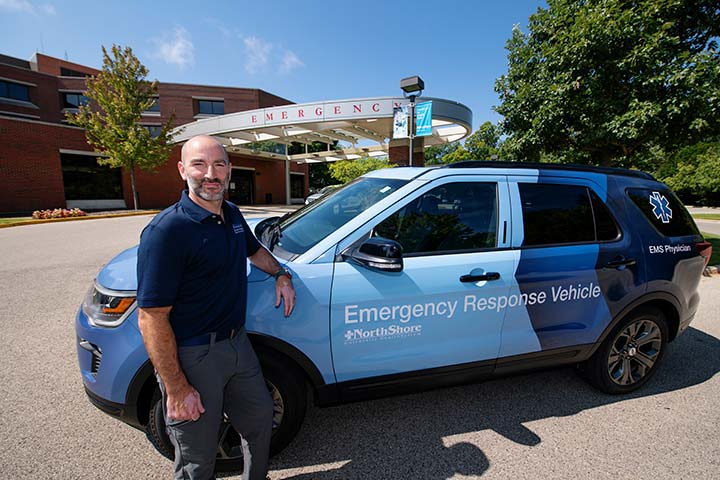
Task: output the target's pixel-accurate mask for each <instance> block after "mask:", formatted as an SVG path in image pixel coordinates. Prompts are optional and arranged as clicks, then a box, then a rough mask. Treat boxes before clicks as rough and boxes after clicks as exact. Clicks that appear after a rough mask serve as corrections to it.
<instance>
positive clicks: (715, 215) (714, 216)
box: [691, 213, 720, 220]
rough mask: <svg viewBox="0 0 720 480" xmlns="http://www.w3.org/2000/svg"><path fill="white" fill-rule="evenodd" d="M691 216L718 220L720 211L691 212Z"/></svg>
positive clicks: (699, 218)
mask: <svg viewBox="0 0 720 480" xmlns="http://www.w3.org/2000/svg"><path fill="white" fill-rule="evenodd" d="M691 216H692V217H693V218H696V219H698V220H720V213H692V214H691Z"/></svg>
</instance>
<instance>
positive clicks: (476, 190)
mask: <svg viewBox="0 0 720 480" xmlns="http://www.w3.org/2000/svg"><path fill="white" fill-rule="evenodd" d="M509 220H510V211H509V200H508V192H507V186H506V183H505V179H504V177H503V176H484V175H467V176H460V175H458V176H453V177H449V178H447V177H446V178H441V179H438V180H435V181H433V182H430V184H428V185H425V186H423V187H421V188H419V189H418V190H416V191H415V192H414V193H413V194H412V195H409V196H408V198H406V199H405V200H403V201H402V202H399V203H398V204H397V205H396V206H393V207H391V208H389V209H388V210H386V211H385V212H384V213H383V214H381V215H379V216H378V217H376V218H375V219H374V220H373V221H371V222H369V223H368V224H366V225H365V226H363V227H362V228H361V229H359V230H358V231H356V232H355V234H353V235H351V236H350V237H348V238H347V239H345V241H343V242H341V243H340V245H339V248H338V252H339V253H340V252H343V251H345V252H347V251H349V250H351V249H352V246H353V245H357V244H358V243H359V242H361V241H362V240H363V239H365V238H368V237H369V236H376V237H378V236H379V237H385V238H389V239H391V240H396V241H397V242H399V243H400V244H401V245H402V247H403V249H404V254H403V260H404V269H403V270H402V271H401V272H396V273H392V272H386V271H377V270H374V269H371V268H369V267H366V266H361V265H359V264H357V263H354V262H353V261H352V260H351V259H347V258H342V257H341V256H338V259H337V260H336V265H335V273H334V279H333V285H332V297H331V327H330V328H331V337H332V349H333V364H334V367H335V375H336V378H337V380H338V382H346V381H351V380H357V379H368V378H370V377H378V376H384V375H393V374H403V373H406V372H413V371H418V370H427V369H435V368H439V367H446V366H452V365H459V364H468V363H470V362H480V363H478V364H476V366H477V367H478V368H482V366H485V367H487V368H489V369H490V370H491V369H492V366H493V365H492V363H493V362H494V360H495V359H496V357H497V354H498V349H499V346H500V334H501V327H502V321H503V316H504V311H503V308H499V307H498V302H500V303H502V302H503V300H502V299H503V298H505V297H506V296H507V293H508V290H509V286H510V284H511V282H512V278H513V270H514V263H513V252H512V251H511V250H510V249H509V238H510V237H509V231H508V227H509ZM483 361H486V364H483V363H482V362H483Z"/></svg>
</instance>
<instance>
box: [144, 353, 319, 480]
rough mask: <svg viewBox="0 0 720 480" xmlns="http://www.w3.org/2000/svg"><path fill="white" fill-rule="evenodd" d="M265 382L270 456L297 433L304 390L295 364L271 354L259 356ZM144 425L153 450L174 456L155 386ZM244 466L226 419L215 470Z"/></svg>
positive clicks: (238, 442)
mask: <svg viewBox="0 0 720 480" xmlns="http://www.w3.org/2000/svg"><path fill="white" fill-rule="evenodd" d="M258 357H259V358H260V363H261V364H262V368H263V374H264V376H265V383H266V385H267V387H268V391H269V392H270V396H271V397H272V399H273V409H274V410H273V434H272V439H271V441H270V455H275V454H277V453H279V452H280V451H281V450H283V449H284V448H285V447H286V446H288V444H289V443H290V442H291V441H292V439H293V438H294V437H295V435H297V432H298V431H299V430H300V426H301V425H302V422H303V420H304V418H305V410H306V408H307V389H306V387H305V377H304V374H303V373H302V372H301V371H300V370H299V369H298V368H297V367H295V366H294V365H290V364H288V363H287V362H283V361H282V360H281V359H279V358H277V357H276V356H272V355H265V356H261V355H258ZM151 405H152V407H151V409H150V414H149V418H148V423H147V425H146V426H145V434H146V435H147V437H148V439H149V440H150V442H151V443H152V444H153V446H154V447H155V449H156V450H157V451H158V452H160V454H162V455H163V456H165V457H166V458H169V459H170V460H172V459H173V458H174V457H175V451H174V449H173V445H172V443H171V442H170V438H169V437H168V435H167V432H166V429H165V418H164V416H163V409H162V397H161V395H160V390H159V389H157V390H156V391H155V393H154V395H153V399H152V403H151ZM242 469H243V455H242V446H241V437H240V435H239V434H238V433H237V431H236V430H235V429H234V428H233V426H232V425H231V424H230V422H229V421H228V420H227V418H225V419H224V420H223V423H222V425H221V427H220V436H219V438H218V452H217V458H216V463H215V470H216V471H217V472H238V471H242Z"/></svg>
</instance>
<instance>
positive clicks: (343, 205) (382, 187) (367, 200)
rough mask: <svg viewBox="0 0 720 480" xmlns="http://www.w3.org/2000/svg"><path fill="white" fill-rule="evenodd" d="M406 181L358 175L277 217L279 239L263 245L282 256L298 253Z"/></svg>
mask: <svg viewBox="0 0 720 480" xmlns="http://www.w3.org/2000/svg"><path fill="white" fill-rule="evenodd" d="M406 183H407V180H396V179H388V178H362V177H361V178H358V179H356V180H354V181H353V182H351V183H349V184H347V185H345V186H344V187H342V188H340V189H338V190H336V191H335V192H334V193H332V194H330V195H327V196H325V197H322V198H320V199H319V200H316V201H315V202H313V203H310V204H308V205H305V206H304V207H303V208H301V209H299V210H297V211H296V212H294V213H292V214H291V215H289V216H288V217H287V218H282V219H280V231H281V233H280V235H279V238H277V241H276V242H269V243H275V245H272V246H271V245H267V244H266V246H267V247H268V248H270V250H271V251H273V247H275V248H276V249H277V250H276V251H274V253H275V254H277V255H280V256H283V257H284V256H288V257H294V256H297V255H301V254H303V253H305V252H307V251H308V250H309V249H310V248H312V247H313V246H315V245H316V244H317V243H318V242H320V241H321V240H322V239H323V238H325V237H326V236H328V235H329V234H330V233H332V232H334V231H335V230H337V229H338V228H340V227H342V226H343V225H345V224H346V223H347V222H349V221H350V220H352V219H353V218H355V217H356V216H358V215H359V214H360V213H361V212H364V211H365V210H367V209H368V208H370V207H372V206H373V205H375V204H376V203H377V202H379V201H380V200H382V199H383V198H385V197H387V196H388V195H390V194H391V193H393V192H394V191H396V190H397V189H398V188H400V187H402V186H403V185H405V184H406ZM278 247H279V248H278Z"/></svg>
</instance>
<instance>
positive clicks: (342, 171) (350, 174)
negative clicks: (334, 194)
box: [330, 157, 392, 183]
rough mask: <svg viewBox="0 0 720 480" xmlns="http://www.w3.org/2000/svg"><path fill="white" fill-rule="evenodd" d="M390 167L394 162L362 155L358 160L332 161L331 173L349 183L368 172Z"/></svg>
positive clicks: (338, 179) (335, 177)
mask: <svg viewBox="0 0 720 480" xmlns="http://www.w3.org/2000/svg"><path fill="white" fill-rule="evenodd" d="M390 167H392V164H391V163H390V162H389V161H388V160H387V159H379V158H375V157H362V158H358V159H357V160H341V161H338V162H333V163H331V164H330V175H332V177H333V178H334V179H335V180H337V181H338V182H340V183H347V182H349V181H351V180H354V179H356V178H357V177H359V176H360V175H364V174H366V173H367V172H372V171H373V170H380V169H381V168H390Z"/></svg>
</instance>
